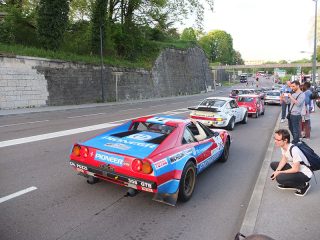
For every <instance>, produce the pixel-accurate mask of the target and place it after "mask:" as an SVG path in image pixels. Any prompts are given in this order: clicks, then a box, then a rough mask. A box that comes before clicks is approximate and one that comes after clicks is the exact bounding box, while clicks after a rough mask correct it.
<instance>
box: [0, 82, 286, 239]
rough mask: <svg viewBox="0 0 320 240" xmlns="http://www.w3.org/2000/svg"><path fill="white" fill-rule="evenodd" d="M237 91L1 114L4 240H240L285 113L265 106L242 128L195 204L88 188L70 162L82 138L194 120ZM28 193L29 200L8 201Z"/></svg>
mask: <svg viewBox="0 0 320 240" xmlns="http://www.w3.org/2000/svg"><path fill="white" fill-rule="evenodd" d="M266 81H267V80H266ZM266 84H267V83H266ZM229 91H230V88H226V87H221V88H220V90H218V91H216V92H215V93H206V94H202V95H194V96H185V97H177V98H171V99H162V100H154V101H146V102H139V103H134V104H118V105H113V106H103V107H95V108H79V109H73V110H67V111H54V112H39V113H32V114H22V115H9V116H1V117H0V212H1V214H0V223H1V224H0V236H1V237H0V238H1V239H5V240H9V239H14V240H19V239H23V240H34V239H50V240H51V239H77V240H79V239H129V240H130V239H136V240H140V239H141V240H142V239H161V240H165V239H166V240H177V239H186V240H189V239H190V240H191V239H201V240H203V239H233V238H234V235H235V234H236V233H237V232H238V231H239V229H240V226H241V223H242V219H243V217H244V214H245V211H246V208H247V205H248V201H249V200H250V196H251V193H252V190H253V187H254V184H255V181H256V178H257V176H258V173H259V170H260V167H261V163H262V160H263V158H264V155H265V151H266V147H267V145H268V143H269V140H270V137H271V135H272V130H273V128H274V125H275V122H276V119H277V117H278V115H279V113H280V108H279V107H278V106H267V108H266V114H265V115H264V116H261V117H259V118H258V119H254V118H249V121H248V124H246V125H242V124H238V125H236V127H235V129H234V131H232V132H231V134H232V137H233V142H232V145H231V150H230V157H229V160H228V161H227V162H226V163H224V164H221V163H217V164H213V165H212V166H211V167H210V168H208V169H207V170H205V171H204V172H203V173H202V174H201V175H199V176H198V179H197V186H196V189H195V192H194V195H193V197H192V199H191V200H190V201H189V202H187V203H178V204H177V206H175V207H171V206H167V205H164V204H161V203H158V202H154V201H152V196H151V195H150V194H148V193H139V194H138V195H137V196H135V197H125V196H124V195H125V193H126V189H125V188H123V187H120V186H117V185H114V184H111V183H107V182H100V183H97V184H95V185H89V184H87V183H86V181H85V178H83V177H80V176H77V175H76V173H75V172H74V171H73V170H72V169H71V167H69V164H68V155H69V152H70V148H71V146H72V144H73V143H74V142H76V141H78V140H84V139H86V138H89V137H92V136H94V135H96V134H99V133H102V132H104V131H105V130H106V129H108V128H110V127H112V126H114V125H117V124H120V123H122V122H125V121H126V120H128V119H130V118H134V117H137V116H142V115H149V114H154V113H166V114H170V115H171V114H172V115H179V116H187V115H188V110H187V109H186V107H188V106H194V105H196V104H197V103H198V102H199V101H200V100H202V99H203V98H204V97H206V96H212V95H220V96H226V95H227V92H229ZM88 126H91V127H90V128H89V127H88ZM70 129H73V130H72V131H71V130H70ZM66 130H69V131H66ZM21 190H24V192H22V193H21V195H19V196H16V197H13V198H11V199H5V198H6V197H8V196H11V195H10V194H13V193H17V192H19V191H21ZM8 198H9V197H8ZM1 199H2V200H3V201H2V202H1ZM4 200H5V201H4Z"/></svg>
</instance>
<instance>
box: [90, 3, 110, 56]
mask: <svg viewBox="0 0 320 240" xmlns="http://www.w3.org/2000/svg"><path fill="white" fill-rule="evenodd" d="M107 6H108V0H96V3H95V5H94V7H93V13H92V32H91V50H92V52H93V53H95V54H98V53H99V51H100V28H101V33H102V39H103V40H104V38H105V30H106V24H107V21H106V18H107Z"/></svg>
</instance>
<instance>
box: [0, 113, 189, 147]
mask: <svg viewBox="0 0 320 240" xmlns="http://www.w3.org/2000/svg"><path fill="white" fill-rule="evenodd" d="M176 110H181V109H176ZM176 110H171V111H167V112H160V113H153V114H149V115H158V114H168V115H176V114H181V113H183V112H174V111H176ZM185 112H189V111H185ZM143 116H146V115H143ZM143 116H138V117H134V118H140V117H143ZM132 119H133V118H127V119H122V120H118V121H114V122H109V123H102V124H97V125H92V126H87V127H82V128H75V129H69V130H63V131H59V132H52V133H46V134H40V135H35V136H31V137H24V138H17V139H12V140H7V141H2V142H0V148H3V147H9V146H14V145H18V144H23V143H30V142H37V141H42V140H47V139H52V138H57V137H63V136H68V135H73V134H77V133H83V132H90V131H95V130H99V129H104V128H109V127H114V126H117V125H119V124H121V123H122V122H126V121H130V120H132Z"/></svg>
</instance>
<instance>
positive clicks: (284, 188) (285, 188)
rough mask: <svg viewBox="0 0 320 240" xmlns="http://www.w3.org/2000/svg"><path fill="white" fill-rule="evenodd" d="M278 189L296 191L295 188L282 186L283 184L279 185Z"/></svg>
mask: <svg viewBox="0 0 320 240" xmlns="http://www.w3.org/2000/svg"><path fill="white" fill-rule="evenodd" d="M278 188H279V189H282V190H297V188H294V187H289V186H286V185H283V184H279V185H278Z"/></svg>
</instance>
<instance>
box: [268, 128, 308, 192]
mask: <svg viewBox="0 0 320 240" xmlns="http://www.w3.org/2000/svg"><path fill="white" fill-rule="evenodd" d="M274 141H275V145H276V146H277V147H280V148H281V153H282V158H281V160H280V162H272V163H271V164H270V167H271V168H272V169H273V170H274V172H273V174H272V175H271V179H272V180H274V179H276V180H277V182H278V183H279V185H278V188H280V189H293V190H296V191H295V195H297V196H305V195H306V194H307V192H308V190H309V189H310V183H309V181H310V179H311V177H312V171H311V170H310V169H309V168H308V167H307V166H306V164H307V165H309V162H308V160H307V158H306V157H305V156H304V154H303V153H302V152H301V150H300V149H299V148H298V147H296V146H293V147H292V144H291V143H290V133H289V132H288V130H286V129H279V130H277V131H276V132H275V135H274ZM291 147H292V155H291V153H290V148H291Z"/></svg>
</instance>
